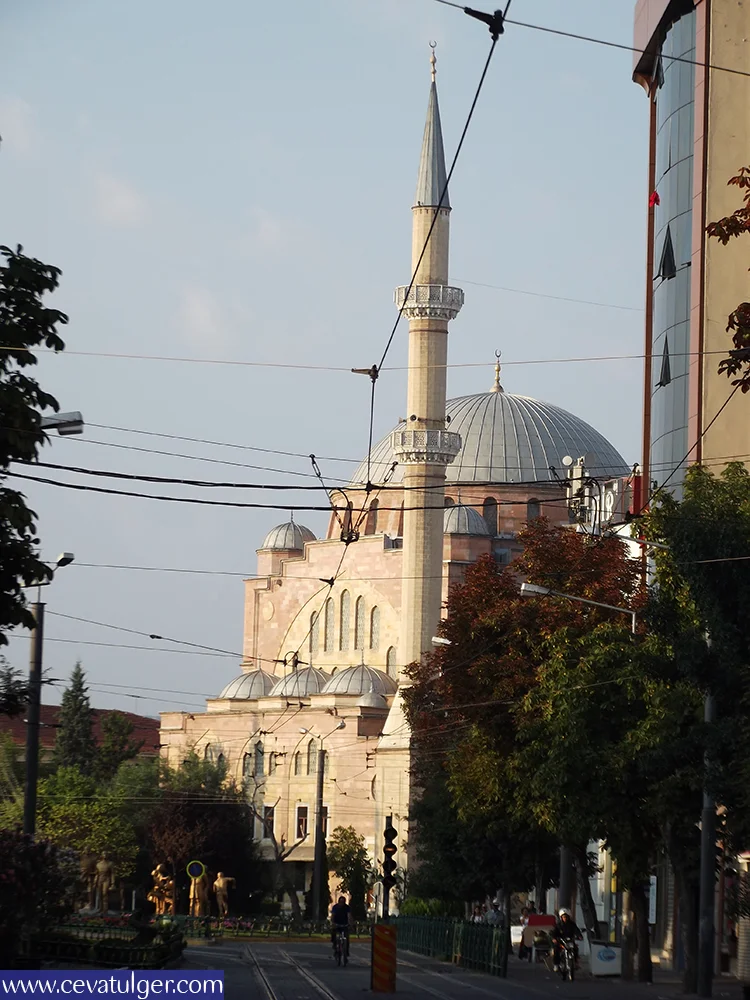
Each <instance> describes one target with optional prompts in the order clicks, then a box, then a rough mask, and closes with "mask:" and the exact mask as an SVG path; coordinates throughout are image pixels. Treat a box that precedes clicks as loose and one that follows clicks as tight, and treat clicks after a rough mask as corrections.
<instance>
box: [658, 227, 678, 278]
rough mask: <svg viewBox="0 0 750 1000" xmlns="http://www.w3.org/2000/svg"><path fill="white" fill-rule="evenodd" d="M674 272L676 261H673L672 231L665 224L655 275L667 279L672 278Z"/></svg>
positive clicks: (675, 270) (675, 272)
mask: <svg viewBox="0 0 750 1000" xmlns="http://www.w3.org/2000/svg"><path fill="white" fill-rule="evenodd" d="M676 274H677V262H676V261H675V256H674V246H673V244H672V233H671V231H670V228H669V226H667V231H666V233H665V234H664V246H663V247H662V249H661V257H660V258H659V268H658V270H657V272H656V277H657V278H662V279H663V280H668V279H669V278H674V276H675V275H676Z"/></svg>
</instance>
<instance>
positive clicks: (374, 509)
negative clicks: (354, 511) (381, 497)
mask: <svg viewBox="0 0 750 1000" xmlns="http://www.w3.org/2000/svg"><path fill="white" fill-rule="evenodd" d="M378 506H379V504H378V501H377V500H373V501H372V503H371V504H370V509H369V510H368V511H367V520H366V521H365V534H366V535H374V534H376V533H377V530H378Z"/></svg>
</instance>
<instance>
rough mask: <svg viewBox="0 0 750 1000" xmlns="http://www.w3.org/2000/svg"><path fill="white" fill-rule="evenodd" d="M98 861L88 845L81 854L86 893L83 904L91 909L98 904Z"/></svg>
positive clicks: (82, 875)
mask: <svg viewBox="0 0 750 1000" xmlns="http://www.w3.org/2000/svg"><path fill="white" fill-rule="evenodd" d="M96 861H97V857H96V855H95V854H94V853H93V851H91V849H90V848H88V847H87V848H86V849H85V850H84V851H83V853H82V854H81V881H82V882H83V885H84V892H85V894H86V895H85V902H84V904H83V905H84V906H85V907H87V908H88V909H89V910H93V909H94V907H95V906H96Z"/></svg>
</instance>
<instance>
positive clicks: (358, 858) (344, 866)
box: [327, 826, 373, 920]
mask: <svg viewBox="0 0 750 1000" xmlns="http://www.w3.org/2000/svg"><path fill="white" fill-rule="evenodd" d="M327 851H328V868H329V869H330V871H332V872H333V873H334V874H335V875H336V877H337V878H338V880H339V884H340V886H341V891H342V892H345V893H348V894H349V896H350V898H351V907H352V913H353V915H354V918H355V919H356V920H364V919H365V917H366V916H367V903H366V897H367V887H368V885H369V884H370V882H371V881H372V876H373V868H372V862H371V861H370V856H369V854H368V853H367V848H366V847H365V838H364V837H363V836H362V835H361V834H359V833H357V831H356V830H355V829H354V827H353V826H337V827H336V829H335V830H334V831H333V833H332V834H331V836H330V837H329V839H328V844H327Z"/></svg>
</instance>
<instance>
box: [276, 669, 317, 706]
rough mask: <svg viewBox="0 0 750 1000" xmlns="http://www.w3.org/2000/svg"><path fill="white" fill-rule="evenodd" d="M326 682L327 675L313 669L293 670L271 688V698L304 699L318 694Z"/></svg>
mask: <svg viewBox="0 0 750 1000" xmlns="http://www.w3.org/2000/svg"><path fill="white" fill-rule="evenodd" d="M327 682H328V674H324V673H323V671H322V670H317V669H316V668H315V667H305V668H304V670H293V671H292V672H291V673H290V674H287V675H286V677H282V678H281V680H279V681H278V682H277V683H276V684H275V686H274V687H273V688H271V697H272V698H306V697H308V696H309V695H311V694H320V692H321V691H322V690H323V688H324V687H325V686H326V683H327Z"/></svg>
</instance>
